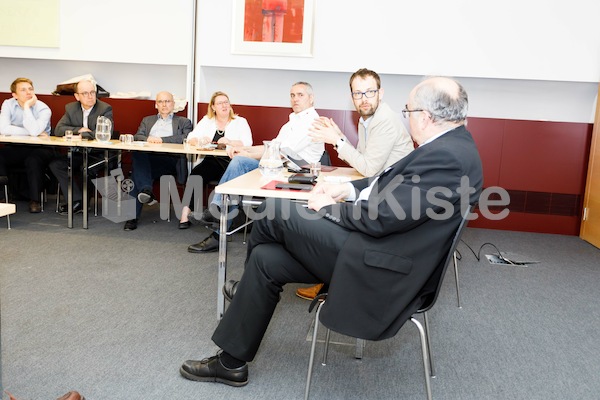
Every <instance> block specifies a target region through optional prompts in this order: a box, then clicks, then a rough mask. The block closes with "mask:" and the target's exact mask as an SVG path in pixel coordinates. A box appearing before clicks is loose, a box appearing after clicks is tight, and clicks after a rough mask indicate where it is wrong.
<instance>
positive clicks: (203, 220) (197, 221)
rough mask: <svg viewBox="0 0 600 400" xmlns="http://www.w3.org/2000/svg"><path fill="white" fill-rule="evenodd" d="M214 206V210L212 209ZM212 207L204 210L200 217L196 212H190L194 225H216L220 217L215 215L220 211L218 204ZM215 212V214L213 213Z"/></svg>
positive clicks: (190, 218)
mask: <svg viewBox="0 0 600 400" xmlns="http://www.w3.org/2000/svg"><path fill="white" fill-rule="evenodd" d="M211 208H212V211H211ZM211 208H207V209H205V210H204V211H202V215H201V216H200V218H196V217H195V213H190V215H189V217H188V219H189V220H190V221H191V222H192V224H194V225H214V224H218V223H219V219H218V218H216V217H215V215H219V213H220V211H219V210H218V209H217V207H216V206H211ZM213 214H214V215H213Z"/></svg>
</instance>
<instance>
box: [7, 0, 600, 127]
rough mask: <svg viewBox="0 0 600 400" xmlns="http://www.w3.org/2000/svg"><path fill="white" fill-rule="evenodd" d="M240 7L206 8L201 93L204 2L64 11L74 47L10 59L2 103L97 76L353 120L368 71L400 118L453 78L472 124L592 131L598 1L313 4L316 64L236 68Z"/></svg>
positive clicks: (266, 60) (227, 1) (65, 35)
mask: <svg viewBox="0 0 600 400" xmlns="http://www.w3.org/2000/svg"><path fill="white" fill-rule="evenodd" d="M235 1H238V0H223V1H214V0H198V5H197V7H198V8H197V20H198V23H197V28H196V29H197V40H196V49H197V51H196V63H197V66H196V81H195V82H193V81H192V65H193V60H192V56H193V54H192V53H193V52H192V50H191V49H192V48H193V27H192V19H193V12H192V10H193V8H194V1H193V0H174V1H172V2H170V3H168V4H167V3H164V2H163V1H159V0H127V1H117V0H105V1H102V2H97V1H92V0H61V32H62V34H61V47H60V48H58V49H42V48H28V47H8V46H0V90H1V91H7V90H8V86H9V85H10V82H11V81H12V80H13V79H14V78H15V77H17V76H29V77H31V78H32V79H33V80H34V83H35V85H36V90H37V91H38V92H39V93H50V92H51V91H52V90H53V89H54V88H55V86H56V84H57V83H59V82H61V81H63V80H66V79H68V78H71V77H73V76H77V75H81V74H85V73H92V74H93V75H94V76H95V77H96V78H97V79H98V82H99V83H100V84H101V85H102V86H103V87H104V88H105V89H107V90H109V91H111V92H117V91H124V92H129V91H144V90H146V91H151V92H152V94H155V93H156V92H157V91H159V90H171V91H173V92H175V93H176V94H177V95H180V96H182V97H183V96H186V97H187V98H188V99H191V95H192V87H194V84H195V88H196V90H195V92H194V94H195V100H196V101H200V102H206V101H208V100H209V98H210V95H211V94H212V92H214V91H215V90H224V91H226V92H227V93H229V94H230V96H231V98H232V101H233V102H234V103H239V104H249V105H269V106H284V107H285V106H288V105H289V100H288V90H289V87H290V85H291V84H292V83H293V82H295V81H299V80H306V81H308V82H310V83H311V84H312V85H313V86H314V88H315V93H316V96H317V107H321V108H330V109H352V104H351V103H350V101H349V98H348V78H349V76H350V74H351V73H352V72H353V71H355V70H356V69H358V68H361V67H367V68H371V69H374V70H375V71H377V72H379V73H380V74H381V75H382V80H383V87H384V88H385V89H386V95H385V99H386V100H387V101H388V102H389V103H390V104H391V105H392V107H393V108H394V109H396V110H398V111H399V110H400V109H401V108H402V107H403V106H404V103H406V97H407V95H408V92H409V90H410V88H411V87H412V86H413V85H414V84H415V83H416V82H418V80H419V79H420V77H421V76H422V75H426V74H445V75H452V76H455V77H457V78H459V79H460V80H461V81H462V82H463V84H464V85H465V86H466V88H467V91H468V92H469V95H470V105H471V112H470V115H472V116H478V117H493V118H511V119H531V120H550V121H569V122H586V123H589V122H592V121H593V114H594V102H595V98H596V93H597V82H598V81H599V80H600V35H599V34H598V33H597V24H596V23H595V20H594V19H595V18H597V16H598V15H600V2H598V1H588V0H572V1H570V2H569V3H564V2H559V1H558V0H547V1H542V0H527V1H517V0H505V1H504V2H502V3H501V4H494V5H489V3H488V2H480V1H474V0H452V1H447V0H427V1H419V2H412V3H410V4H408V3H407V2H395V1H391V0H386V1H384V0H372V1H370V2H364V1H359V0H344V1H343V2H340V1H321V0H314V1H315V19H314V35H313V36H314V38H313V39H314V46H313V57H289V56H288V57H275V56H256V55H254V56H249V55H239V54H231V39H232V26H233V25H232V20H233V18H232V10H233V4H234V2H235ZM2 82H3V83H2ZM2 85H4V86H2ZM185 93H187V95H185ZM192 109H193V107H192ZM195 119H197V118H195Z"/></svg>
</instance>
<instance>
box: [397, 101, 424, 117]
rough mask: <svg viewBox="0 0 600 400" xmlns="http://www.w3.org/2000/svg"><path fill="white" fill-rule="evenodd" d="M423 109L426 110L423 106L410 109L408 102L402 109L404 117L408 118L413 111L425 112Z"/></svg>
mask: <svg viewBox="0 0 600 400" xmlns="http://www.w3.org/2000/svg"><path fill="white" fill-rule="evenodd" d="M423 111H425V110H423V109H421V108H418V109H415V110H409V109H408V104H405V105H404V110H402V116H403V117H404V118H408V117H410V113H412V112H423Z"/></svg>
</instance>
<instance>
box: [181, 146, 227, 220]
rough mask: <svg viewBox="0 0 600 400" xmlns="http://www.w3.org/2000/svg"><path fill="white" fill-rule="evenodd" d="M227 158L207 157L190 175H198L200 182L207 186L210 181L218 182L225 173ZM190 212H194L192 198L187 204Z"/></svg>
mask: <svg viewBox="0 0 600 400" xmlns="http://www.w3.org/2000/svg"><path fill="white" fill-rule="evenodd" d="M229 161H230V160H229V158H225V157H213V156H207V157H205V158H204V160H203V161H202V162H201V163H200V164H198V165H196V166H195V167H194V169H192V172H191V173H190V175H200V176H201V177H202V182H204V184H207V183H208V182H211V181H217V182H218V181H219V180H220V179H221V177H222V176H223V173H225V170H226V169H227V166H228V165H229ZM187 206H188V207H190V209H191V210H194V196H193V195H192V198H191V199H190V203H189V204H187Z"/></svg>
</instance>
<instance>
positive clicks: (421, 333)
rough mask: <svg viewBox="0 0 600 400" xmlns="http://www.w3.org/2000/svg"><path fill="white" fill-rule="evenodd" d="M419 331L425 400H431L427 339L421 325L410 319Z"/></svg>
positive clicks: (412, 318)
mask: <svg viewBox="0 0 600 400" xmlns="http://www.w3.org/2000/svg"><path fill="white" fill-rule="evenodd" d="M410 320H411V321H412V323H414V324H415V325H416V327H417V329H418V330H419V337H420V338H421V353H422V354H423V369H424V370H425V390H426V391H427V400H432V396H431V379H430V377H429V360H428V359H429V349H428V347H427V342H426V341H427V338H426V336H425V330H424V329H423V326H422V325H421V323H420V322H419V321H418V320H417V319H416V318H414V317H411V319H410Z"/></svg>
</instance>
